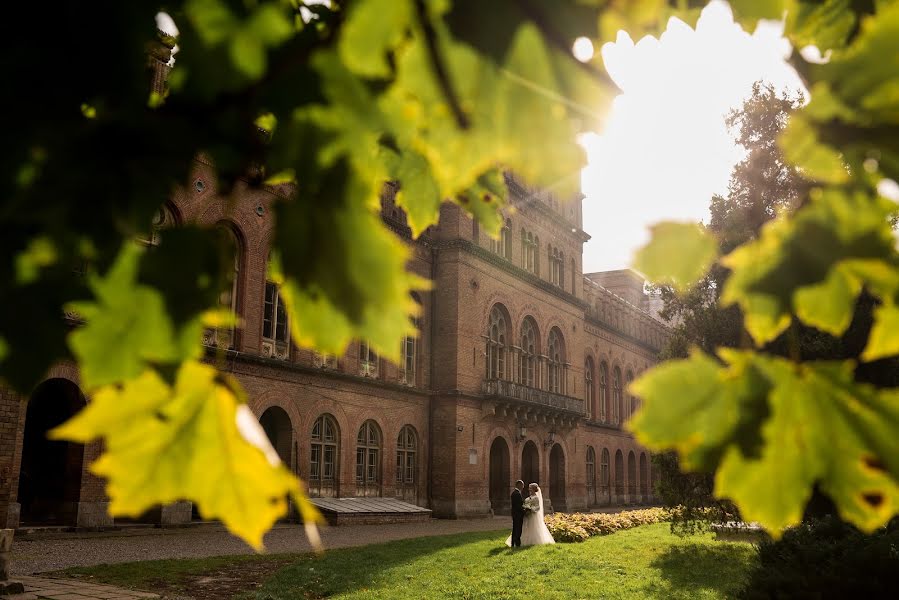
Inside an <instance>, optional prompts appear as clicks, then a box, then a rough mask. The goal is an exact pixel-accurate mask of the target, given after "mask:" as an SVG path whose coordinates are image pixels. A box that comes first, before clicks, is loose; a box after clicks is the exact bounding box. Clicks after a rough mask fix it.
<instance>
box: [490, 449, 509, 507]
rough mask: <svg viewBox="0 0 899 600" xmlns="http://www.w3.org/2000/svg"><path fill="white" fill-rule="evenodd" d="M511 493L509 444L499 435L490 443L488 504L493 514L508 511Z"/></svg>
mask: <svg viewBox="0 0 899 600" xmlns="http://www.w3.org/2000/svg"><path fill="white" fill-rule="evenodd" d="M511 494H512V470H511V466H510V464H509V445H508V444H507V443H506V440H504V439H503V438H501V437H498V438H496V439H494V440H493V443H492V444H490V506H491V507H492V508H493V514H497V515H499V514H502V515H504V514H508V513H509V496H511Z"/></svg>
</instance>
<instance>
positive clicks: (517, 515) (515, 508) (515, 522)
mask: <svg viewBox="0 0 899 600" xmlns="http://www.w3.org/2000/svg"><path fill="white" fill-rule="evenodd" d="M511 500H512V546H513V547H515V546H521V525H522V523H524V498H522V497H521V490H519V489H518V488H515V490H514V491H513V492H512V498H511Z"/></svg>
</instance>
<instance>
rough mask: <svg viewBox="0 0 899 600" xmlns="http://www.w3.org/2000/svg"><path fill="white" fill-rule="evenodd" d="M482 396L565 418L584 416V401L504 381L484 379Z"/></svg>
mask: <svg viewBox="0 0 899 600" xmlns="http://www.w3.org/2000/svg"><path fill="white" fill-rule="evenodd" d="M482 390H483V392H484V395H485V396H487V397H489V398H491V399H493V400H500V401H506V402H508V401H512V402H514V403H517V404H522V405H525V406H526V407H529V408H536V409H549V410H550V411H553V412H558V413H561V414H563V415H565V416H568V417H571V416H574V417H583V416H585V415H586V411H585V410H584V401H583V399H581V398H572V397H571V396H565V395H563V394H556V393H554V392H550V391H547V390H538V389H537V388H532V387H529V386H526V385H522V384H520V383H515V382H513V381H506V380H504V379H486V380H484V384H483V387H482Z"/></svg>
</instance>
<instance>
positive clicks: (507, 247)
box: [490, 219, 512, 258]
mask: <svg viewBox="0 0 899 600" xmlns="http://www.w3.org/2000/svg"><path fill="white" fill-rule="evenodd" d="M490 247H491V248H492V249H493V251H494V252H495V253H496V254H499V255H500V256H502V257H503V258H512V220H511V219H506V222H505V223H504V224H503V226H502V227H501V228H500V230H499V239H496V240H490Z"/></svg>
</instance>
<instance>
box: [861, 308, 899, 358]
mask: <svg viewBox="0 0 899 600" xmlns="http://www.w3.org/2000/svg"><path fill="white" fill-rule="evenodd" d="M897 332H899V307H897V306H895V305H892V304H889V305H886V306H880V307H877V308H876V309H874V326H873V327H872V328H871V333H870V334H869V335H868V343H867V345H866V346H865V350H864V352H862V355H861V359H862V360H863V361H865V362H871V361H874V360H878V359H881V358H886V357H888V356H895V355H897V354H899V335H897V334H896V333H897Z"/></svg>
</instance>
